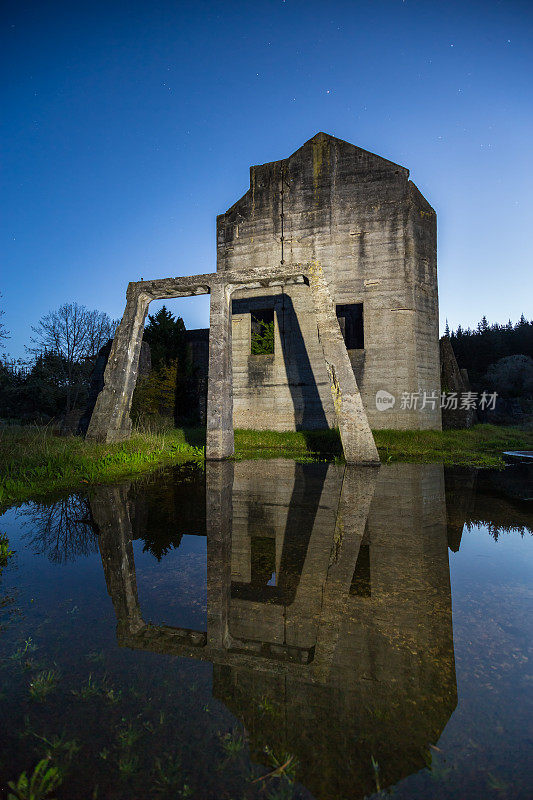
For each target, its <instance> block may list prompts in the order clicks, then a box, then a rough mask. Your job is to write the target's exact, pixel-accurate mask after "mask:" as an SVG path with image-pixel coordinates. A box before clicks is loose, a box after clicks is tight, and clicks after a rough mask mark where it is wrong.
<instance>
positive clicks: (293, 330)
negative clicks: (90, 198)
mask: <svg viewBox="0 0 533 800" xmlns="http://www.w3.org/2000/svg"><path fill="white" fill-rule="evenodd" d="M408 177H409V172H408V170H407V169H405V168H404V167H400V166H398V165H397V164H394V163H393V162H391V161H387V160H385V159H383V158H380V157H379V156H376V155H373V154H372V153H368V152H367V151H365V150H361V148H358V147H355V146H354V145H351V144H349V143H348V142H343V141H341V140H340V139H335V138H334V137H332V136H328V135H326V134H324V133H319V134H317V135H316V136H314V137H313V138H312V139H310V140H309V141H308V142H306V144H304V145H303V146H302V147H301V148H299V150H297V151H296V152H295V153H293V154H292V155H291V156H290V157H289V158H286V159H283V160H282V161H276V162H273V163H271V164H263V165H261V166H257V167H252V168H251V170H250V189H249V190H248V191H247V192H246V194H245V195H244V196H243V197H242V198H241V199H240V200H239V201H238V202H237V203H235V204H234V205H233V206H232V207H231V208H230V209H228V211H227V212H226V213H225V214H222V215H220V216H219V217H218V218H217V272H216V273H210V274H206V275H194V276H189V277H183V278H165V279H161V280H152V281H140V282H134V283H130V284H129V286H128V290H127V305H126V310H125V312H124V316H123V319H122V322H121V323H120V325H119V327H118V329H117V332H116V335H115V339H114V341H113V346H112V350H111V354H110V357H109V361H108V364H107V367H106V371H105V376H104V387H103V389H102V391H101V393H100V395H99V397H98V399H97V402H96V405H95V408H94V411H93V415H92V419H91V422H90V424H89V428H88V431H87V436H88V438H90V439H95V440H98V441H117V440H120V439H124V438H127V437H128V436H129V435H130V432H131V421H130V416H129V412H130V407H131V398H132V394H133V390H134V388H135V383H136V380H137V365H138V360H139V351H140V347H141V342H142V335H143V329H144V321H145V318H146V314H147V310H148V305H149V303H150V302H151V301H152V300H156V299H163V298H165V299H166V298H174V297H185V296H189V295H197V294H210V295H211V313H210V331H209V372H208V381H207V440H206V456H207V458H208V459H222V458H226V457H227V456H230V455H231V454H232V453H233V450H234V447H233V427H234V426H235V427H244V428H255V429H273V430H280V431H284V430H301V429H304V430H306V429H311V428H328V427H334V426H338V428H339V430H340V435H341V439H342V445H343V448H344V454H345V457H346V461H347V462H348V463H353V464H372V463H378V462H379V457H378V452H377V449H376V446H375V443H374V440H373V437H372V433H371V429H370V424H372V426H374V427H377V428H404V429H406V428H407V429H408V428H414V429H423V428H432V429H440V428H441V412H440V402H437V398H438V397H440V365H439V341H438V297H437V271H436V216H435V212H434V211H433V209H432V208H431V206H430V205H429V204H428V203H427V201H426V200H425V199H424V198H423V197H422V195H421V194H420V192H419V191H418V189H417V188H416V187H415V186H414V184H413V183H412V182H411V181H409V180H408ZM256 318H259V322H258V320H257V319H256ZM261 320H262V321H261ZM265 320H266V321H267V322H265ZM267 323H268V325H269V326H270V328H269V330H270V331H271V332H272V335H273V344H274V346H273V352H271V353H261V354H254V353H253V348H252V347H251V343H252V340H253V326H254V324H256V325H257V324H259V325H263V324H264V325H267ZM380 392H381V393H384V394H385V395H386V396H387V397H388V398H389V399H390V398H392V397H393V400H395V402H392V404H389V406H388V407H387V410H385V411H383V410H382V409H381V408H378V405H377V398H378V395H379V394H380ZM404 393H406V394H407V393H419V394H422V393H424V397H425V396H426V395H430V396H431V395H433V396H434V397H435V401H434V402H433V403H431V402H428V403H423V404H420V405H419V407H416V406H415V407H413V408H407V407H403V406H402V405H401V402H400V400H401V396H402V395H403V394H404Z"/></svg>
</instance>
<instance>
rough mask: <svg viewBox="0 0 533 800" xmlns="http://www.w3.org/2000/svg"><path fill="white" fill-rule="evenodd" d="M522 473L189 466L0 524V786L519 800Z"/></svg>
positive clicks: (526, 690) (62, 794) (526, 703)
mask: <svg viewBox="0 0 533 800" xmlns="http://www.w3.org/2000/svg"><path fill="white" fill-rule="evenodd" d="M532 497H533V473H532V472H531V467H525V466H520V465H517V466H514V467H509V468H507V469H506V470H505V471H503V472H486V471H483V472H481V471H479V472H476V471H475V470H468V469H463V470H460V469H445V468H443V467H442V466H441V465H414V464H395V465H388V466H382V467H381V468H379V469H373V468H354V467H346V468H345V467H342V466H340V465H336V464H326V463H314V464H300V463H295V462H293V461H290V460H282V459H280V460H272V461H242V462H236V463H218V464H207V465H206V468H205V472H204V471H202V470H200V469H199V468H198V467H196V466H192V465H191V466H185V467H182V468H180V469H174V470H168V471H164V472H160V473H157V474H154V475H152V476H150V477H149V478H145V479H142V480H137V481H132V482H131V483H123V484H120V485H117V486H100V487H96V488H93V489H91V490H88V491H87V492H86V493H76V494H72V495H69V496H62V497H58V498H56V499H55V500H54V501H53V502H46V503H42V502H33V503H27V504H25V505H24V506H21V507H19V508H16V509H10V510H8V511H7V512H6V513H4V515H3V516H2V517H1V519H0V533H7V535H8V536H9V540H10V544H11V547H12V549H13V550H14V551H15V554H14V556H13V557H12V558H10V560H9V562H8V565H7V567H4V569H3V571H2V575H1V576H0V604H1V605H0V615H1V616H0V625H1V628H0V785H1V786H2V790H1V791H2V792H3V794H2V795H1V796H2V797H7V789H6V784H7V782H8V781H16V780H17V779H18V777H19V775H20V774H21V773H22V772H23V771H26V772H27V773H28V774H30V773H32V772H33V770H34V768H35V766H36V765H37V763H38V762H39V761H40V760H41V759H43V758H49V759H50V761H49V763H50V765H53V766H56V767H58V769H59V771H60V774H61V778H62V783H61V785H60V786H59V787H58V788H56V789H54V791H53V792H52V794H51V796H53V797H57V798H60V799H62V798H64V799H65V800H72V799H73V798H76V799H77V798H80V800H82V799H83V800H85V798H87V800H89V799H90V798H105V800H114V799H115V798H116V799H117V800H118V799H119V798H120V799H122V798H123V799H124V800H126V798H127V799H128V800H137V799H139V800H140V799H141V798H148V797H161V798H165V797H167V798H186V797H190V798H217V800H218V799H219V798H226V799H227V800H229V799H230V798H233V799H234V800H241V798H250V800H251V799H252V798H270V800H276V798H279V800H281V799H282V798H317V800H319V799H320V800H328V799H329V798H332V799H333V798H336V799H338V800H356V799H357V798H364V797H380V796H385V795H387V796H388V795H393V796H394V797H397V798H405V799H407V798H409V799H411V798H415V799H417V798H420V800H426V799H427V798H458V800H459V799H462V798H531V797H532V796H533V776H532V769H531V764H532V763H533V730H532V725H531V722H532V713H531V712H532V694H533V692H532V688H533V687H532V683H533V674H532V669H531V640H532V637H531V633H532V630H531V628H532V616H531V609H532V594H533V592H532V587H531V574H532V566H533V547H532V545H533V539H532V533H533V511H532V503H533V499H532Z"/></svg>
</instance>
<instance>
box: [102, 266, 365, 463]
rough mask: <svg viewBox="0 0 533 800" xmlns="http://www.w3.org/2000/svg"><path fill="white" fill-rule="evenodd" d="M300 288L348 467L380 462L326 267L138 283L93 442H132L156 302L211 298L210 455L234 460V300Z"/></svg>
mask: <svg viewBox="0 0 533 800" xmlns="http://www.w3.org/2000/svg"><path fill="white" fill-rule="evenodd" d="M292 283H306V284H308V286H309V307H310V312H311V313H314V314H315V316H316V323H317V329H318V335H319V340H320V344H321V347H322V351H323V357H324V360H325V365H326V370H327V374H328V376H329V380H330V385H331V392H332V395H333V402H334V408H335V417H336V421H337V424H338V427H339V431H340V435H341V440H342V446H343V449H344V454H345V457H346V461H347V462H348V463H379V456H378V452H377V449H376V445H375V443H374V439H373V436H372V431H371V430H370V426H369V424H368V419H367V416H366V412H365V409H364V408H363V403H362V400H361V395H360V392H359V389H358V386H357V382H356V379H355V375H354V372H353V369H352V366H351V362H350V358H349V356H348V351H347V350H346V346H345V344H344V340H343V338H342V334H341V331H340V328H339V323H338V321H337V317H336V314H335V307H334V305H333V300H332V298H331V295H330V292H329V288H328V285H327V283H326V280H325V278H324V274H323V271H322V268H321V267H320V266H319V265H318V264H314V265H308V266H300V265H294V266H293V267H292V268H291V267H289V266H285V267H283V268H279V267H278V268H277V269H276V268H274V269H271V270H258V269H250V270H249V271H246V272H242V271H241V272H236V273H231V272H218V273H210V274H206V275H193V276H189V277H187V278H164V279H161V280H153V281H138V282H135V283H130V284H129V286H128V290H127V293H126V297H127V303H126V309H125V311H124V315H123V317H122V321H121V322H120V325H119V326H118V328H117V330H116V333H115V337H114V339H113V345H112V347H111V353H110V355H109V360H108V362H107V366H106V369H105V373H104V388H103V389H102V391H101V392H100V394H99V395H98V398H97V401H96V404H95V407H94V410H93V413H92V417H91V421H90V423H89V427H88V430H87V437H88V438H89V439H96V440H99V441H106V442H110V441H117V440H121V439H127V438H128V437H129V435H130V433H131V419H130V415H129V414H130V408H131V399H132V396H133V390H134V389H135V383H136V380H137V370H138V364H139V354H140V350H141V343H142V336H143V330H144V321H145V319H146V314H147V313H148V306H149V304H150V303H151V301H152V300H158V299H165V298H170V297H187V296H191V295H198V294H209V295H210V296H211V312H210V329H209V375H208V386H207V440H206V456H207V458H208V459H214V460H218V459H223V458H226V457H227V456H230V455H232V453H233V450H234V445H233V390H232V386H233V378H232V358H231V295H232V293H233V292H234V291H236V290H238V289H241V290H242V289H247V288H248V289H257V288H261V287H265V288H269V287H272V286H285V285H288V284H292Z"/></svg>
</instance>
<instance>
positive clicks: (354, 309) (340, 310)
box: [337, 303, 365, 350]
mask: <svg viewBox="0 0 533 800" xmlns="http://www.w3.org/2000/svg"><path fill="white" fill-rule="evenodd" d="M337 319H338V320H339V326H340V329H341V333H342V335H343V338H344V341H345V343H346V349H347V350H363V349H364V347H365V332H364V326H363V304H362V303H351V304H350V305H344V306H337Z"/></svg>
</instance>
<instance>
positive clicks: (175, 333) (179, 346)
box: [144, 306, 185, 370]
mask: <svg viewBox="0 0 533 800" xmlns="http://www.w3.org/2000/svg"><path fill="white" fill-rule="evenodd" d="M144 341H145V342H148V344H149V345H150V354H151V357H152V368H153V369H155V370H160V369H161V368H162V367H168V366H170V364H171V363H172V362H173V361H176V360H177V361H178V364H179V367H180V368H184V367H185V324H184V322H183V320H182V318H181V317H177V318H175V317H174V315H173V314H172V313H171V312H170V311H169V310H168V308H167V307H166V306H163V307H162V308H161V309H160V310H159V311H158V312H157V314H154V315H153V316H152V315H149V316H148V325H147V326H146V328H145V331H144Z"/></svg>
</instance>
